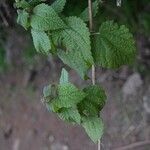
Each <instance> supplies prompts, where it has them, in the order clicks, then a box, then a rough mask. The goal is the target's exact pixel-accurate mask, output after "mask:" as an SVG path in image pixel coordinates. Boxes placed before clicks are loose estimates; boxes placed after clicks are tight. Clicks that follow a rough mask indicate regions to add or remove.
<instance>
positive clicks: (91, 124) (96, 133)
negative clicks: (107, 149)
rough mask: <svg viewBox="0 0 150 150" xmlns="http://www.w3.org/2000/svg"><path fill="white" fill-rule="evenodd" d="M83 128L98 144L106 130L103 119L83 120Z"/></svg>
mask: <svg viewBox="0 0 150 150" xmlns="http://www.w3.org/2000/svg"><path fill="white" fill-rule="evenodd" d="M82 126H83V127H84V129H85V131H86V133H87V134H88V135H89V137H90V138H91V139H92V141H93V142H95V143H96V142H97V141H98V140H99V139H101V137H102V135H103V130H104V124H103V121H102V119H101V118H98V117H89V118H83V123H82Z"/></svg>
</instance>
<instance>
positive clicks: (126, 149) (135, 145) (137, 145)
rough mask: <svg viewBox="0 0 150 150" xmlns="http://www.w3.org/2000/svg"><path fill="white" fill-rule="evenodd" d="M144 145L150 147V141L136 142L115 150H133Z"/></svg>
mask: <svg viewBox="0 0 150 150" xmlns="http://www.w3.org/2000/svg"><path fill="white" fill-rule="evenodd" d="M144 145H150V141H142V142H136V143H132V144H130V145H127V146H124V147H120V148H116V149H114V150H130V149H131V150H133V148H136V147H140V146H144Z"/></svg>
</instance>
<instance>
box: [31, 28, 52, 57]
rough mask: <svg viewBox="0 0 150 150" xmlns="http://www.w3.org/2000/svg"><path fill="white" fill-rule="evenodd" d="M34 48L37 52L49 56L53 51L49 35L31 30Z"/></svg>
mask: <svg viewBox="0 0 150 150" xmlns="http://www.w3.org/2000/svg"><path fill="white" fill-rule="evenodd" d="M31 34H32V38H33V43H34V46H35V48H36V50H37V52H40V53H43V54H49V53H50V49H51V42H50V39H49V37H48V36H47V34H46V33H45V32H43V31H37V30H34V29H32V30H31Z"/></svg>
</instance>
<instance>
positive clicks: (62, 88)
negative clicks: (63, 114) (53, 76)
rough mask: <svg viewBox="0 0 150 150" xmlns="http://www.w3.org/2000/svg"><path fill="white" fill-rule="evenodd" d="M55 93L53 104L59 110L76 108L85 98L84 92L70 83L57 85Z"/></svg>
mask: <svg viewBox="0 0 150 150" xmlns="http://www.w3.org/2000/svg"><path fill="white" fill-rule="evenodd" d="M57 93H58V95H57V97H56V98H55V99H54V100H53V104H54V105H55V106H57V107H59V108H63V107H65V108H69V107H73V106H76V105H77V104H78V103H79V102H80V101H82V100H83V98H84V97H85V94H84V92H82V91H80V90H79V89H78V88H76V87H75V86H74V85H73V84H70V83H67V84H62V85H58V89H57Z"/></svg>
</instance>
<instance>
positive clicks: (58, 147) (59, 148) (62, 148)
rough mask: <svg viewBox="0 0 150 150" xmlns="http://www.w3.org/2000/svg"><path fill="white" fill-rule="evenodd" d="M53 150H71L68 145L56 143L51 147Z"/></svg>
mask: <svg viewBox="0 0 150 150" xmlns="http://www.w3.org/2000/svg"><path fill="white" fill-rule="evenodd" d="M51 150H69V148H68V146H67V145H64V144H61V143H54V144H52V145H51Z"/></svg>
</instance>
